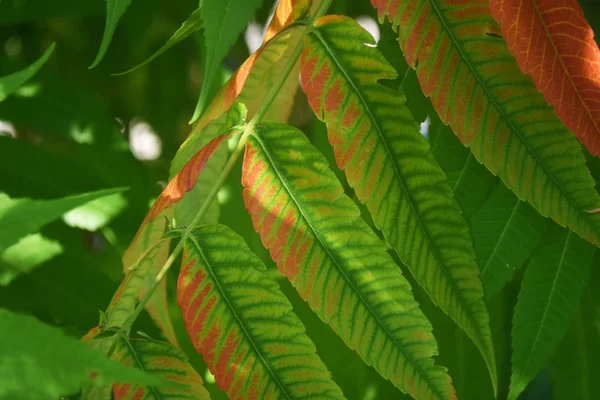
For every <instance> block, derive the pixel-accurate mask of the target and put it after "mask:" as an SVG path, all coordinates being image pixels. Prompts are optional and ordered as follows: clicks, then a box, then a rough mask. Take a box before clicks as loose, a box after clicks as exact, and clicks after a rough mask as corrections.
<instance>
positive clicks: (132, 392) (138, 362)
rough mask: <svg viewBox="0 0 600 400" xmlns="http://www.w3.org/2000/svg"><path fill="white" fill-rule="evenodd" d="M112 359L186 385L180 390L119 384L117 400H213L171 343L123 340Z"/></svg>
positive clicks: (183, 357) (192, 369)
mask: <svg viewBox="0 0 600 400" xmlns="http://www.w3.org/2000/svg"><path fill="white" fill-rule="evenodd" d="M112 358H113V360H115V361H117V362H120V363H122V364H124V365H126V366H134V367H136V368H138V369H141V370H142V371H145V372H147V373H148V374H150V375H154V376H159V377H161V378H164V379H165V380H169V381H173V382H177V383H181V384H183V385H185V386H183V387H178V388H157V387H151V386H146V387H144V386H140V385H133V384H131V383H123V384H120V383H116V384H114V385H113V394H114V398H115V400H134V399H135V400H146V399H148V400H150V399H164V400H167V399H174V400H175V399H176V400H184V399H193V400H206V399H210V395H209V394H208V391H207V390H206V388H205V387H204V385H203V382H202V378H201V377H200V375H198V373H197V372H196V371H195V370H194V368H192V366H191V365H190V364H189V363H188V361H187V358H186V357H185V355H184V354H183V353H182V352H181V350H178V349H176V348H175V347H173V346H171V345H170V344H168V343H165V342H158V341H154V340H147V339H126V338H122V339H121V340H120V341H119V344H118V346H117V349H116V351H115V353H114V354H113V356H112Z"/></svg>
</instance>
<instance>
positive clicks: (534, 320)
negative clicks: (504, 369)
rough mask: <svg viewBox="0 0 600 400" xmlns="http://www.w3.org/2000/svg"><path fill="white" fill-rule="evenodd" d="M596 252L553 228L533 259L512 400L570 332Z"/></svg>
mask: <svg viewBox="0 0 600 400" xmlns="http://www.w3.org/2000/svg"><path fill="white" fill-rule="evenodd" d="M594 251H595V247H593V246H592V245H590V244H589V243H587V242H585V241H584V240H582V239H580V238H579V237H577V235H575V234H574V233H572V232H570V231H569V230H567V229H564V228H560V227H558V226H556V225H554V224H553V226H552V227H551V228H550V230H549V231H548V232H547V233H546V235H545V236H544V238H543V239H542V242H541V244H540V246H539V247H538V249H537V250H536V252H535V254H534V255H533V257H532V259H531V262H530V263H529V266H528V267H527V270H526V271H525V276H524V278H523V283H522V285H521V291H520V293H519V301H518V302H517V305H516V307H515V314H514V317H513V330H512V337H513V355H512V376H511V383H510V394H509V399H516V398H517V397H518V396H519V394H520V393H521V392H522V391H523V390H524V389H525V387H526V386H527V384H528V383H529V382H530V381H531V380H532V379H533V378H534V377H535V376H536V375H537V373H538V372H539V370H540V369H541V368H542V367H543V366H544V365H545V364H546V363H547V362H548V361H549V359H550V357H551V356H552V354H553V353H554V351H555V350H556V346H557V345H558V343H560V341H561V339H562V338H563V336H564V335H565V333H566V332H567V330H568V329H569V325H570V324H571V321H572V320H573V316H574V315H575V312H576V311H577V307H578V305H579V301H580V299H581V295H582V294H583V290H584V287H585V285H586V283H587V281H588V279H589V273H590V267H591V264H592V259H593V257H594Z"/></svg>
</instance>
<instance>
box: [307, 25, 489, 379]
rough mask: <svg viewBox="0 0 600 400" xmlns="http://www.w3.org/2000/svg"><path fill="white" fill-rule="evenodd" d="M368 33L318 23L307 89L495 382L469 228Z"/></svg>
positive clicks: (338, 148)
mask: <svg viewBox="0 0 600 400" xmlns="http://www.w3.org/2000/svg"><path fill="white" fill-rule="evenodd" d="M365 43H367V44H374V40H373V38H372V37H371V35H370V34H369V33H368V32H367V31H365V30H364V29H363V28H361V27H360V26H359V25H358V24H357V23H356V22H355V21H354V20H352V19H350V18H348V17H344V16H326V17H321V18H319V19H318V20H317V21H316V22H315V29H314V30H313V31H311V33H310V34H309V35H308V37H307V40H306V44H305V47H304V51H303V53H302V61H301V63H302V71H301V77H302V87H303V89H304V91H305V92H306V94H307V96H308V100H309V102H310V105H311V107H312V109H313V111H314V112H315V114H316V115H317V116H318V117H319V118H320V119H322V120H323V121H325V122H326V123H327V130H328V134H329V142H330V143H331V144H332V146H333V148H334V152H335V158H336V161H337V165H338V167H340V168H341V169H343V170H345V172H346V177H347V179H348V183H349V184H350V186H352V187H353V188H354V190H355V192H356V195H357V196H358V198H359V200H360V201H361V202H363V203H365V204H366V205H367V208H368V209H369V211H370V213H371V215H372V216H373V221H374V223H375V225H376V226H377V228H379V229H381V231H382V233H383V235H384V236H385V238H386V239H387V241H388V242H389V243H390V245H391V246H392V247H393V248H394V249H395V250H396V252H397V253H398V255H399V256H400V258H401V259H402V261H403V262H404V263H405V264H406V266H407V267H408V268H409V269H410V271H411V272H412V274H413V276H414V277H415V279H416V280H417V282H418V283H419V284H420V285H421V286H423V288H424V289H425V291H426V292H427V293H428V294H429V296H430V297H431V299H432V300H433V302H434V303H435V304H437V305H439V306H440V308H441V309H442V310H444V311H445V312H446V313H447V314H448V315H449V316H450V317H451V318H452V319H453V320H454V321H456V323H457V324H458V325H459V326H460V327H461V328H462V329H464V330H465V332H466V333H467V335H468V336H469V337H470V338H471V339H472V340H473V342H474V343H475V345H476V346H477V347H478V349H479V351H480V352H481V354H482V355H483V357H484V359H485V361H486V363H487V366H488V368H489V370H490V376H491V377H492V381H493V385H494V387H495V386H496V362H495V357H494V348H493V345H492V335H491V332H490V326H489V316H488V312H487V309H486V307H485V303H484V301H483V287H482V285H481V282H480V280H479V267H478V266H477V263H476V261H475V251H474V250H473V243H472V240H471V236H470V234H469V228H468V225H467V223H466V221H465V220H464V218H463V217H462V215H461V209H460V207H459V205H458V203H457V202H456V201H455V200H454V199H453V197H452V189H451V188H450V185H449V184H448V181H447V179H446V176H445V175H444V172H443V171H442V169H441V168H440V167H439V165H438V164H437V162H436V161H435V158H434V156H433V154H432V152H431V149H430V148H429V144H428V142H427V140H426V139H425V138H424V137H423V136H422V135H421V134H420V133H419V126H418V124H417V123H416V121H415V120H414V118H413V116H412V114H411V113H410V111H409V110H408V108H407V106H406V97H405V96H404V94H403V93H399V92H397V91H394V90H392V89H389V88H387V87H385V86H383V85H381V84H380V83H379V82H378V80H382V79H394V78H396V76H397V74H396V71H395V70H394V68H393V67H392V66H391V65H390V64H389V63H388V62H387V61H386V59H385V58H384V56H383V55H382V54H381V52H380V51H379V50H378V49H376V48H374V47H369V46H368V45H366V44H365Z"/></svg>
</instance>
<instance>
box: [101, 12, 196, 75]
mask: <svg viewBox="0 0 600 400" xmlns="http://www.w3.org/2000/svg"><path fill="white" fill-rule="evenodd" d="M200 11H201V10H200V8H197V9H196V10H194V11H193V12H192V13H191V14H190V16H189V17H188V18H187V19H186V20H185V21H184V23H183V24H182V25H181V27H179V29H177V30H176V31H175V33H174V34H173V36H171V37H170V38H169V40H167V43H165V44H164V45H163V46H162V47H161V48H160V49H158V50H157V51H156V52H155V53H154V54H152V55H151V56H150V57H149V58H148V59H147V60H146V61H144V62H142V63H140V64H138V65H136V66H135V67H133V68H130V69H128V70H127V71H124V72H120V73H118V74H113V75H125V74H128V73H130V72H133V71H135V70H136V69H138V68H142V67H144V66H145V65H147V64H149V63H150V62H152V61H153V60H154V59H155V58H157V57H158V56H160V55H162V54H163V53H164V52H165V51H167V50H169V49H170V48H171V47H173V46H175V45H176V44H177V43H179V42H181V41H182V40H183V39H185V38H187V37H188V36H189V35H191V34H192V33H194V32H197V31H199V30H200V29H202V20H201V12H200Z"/></svg>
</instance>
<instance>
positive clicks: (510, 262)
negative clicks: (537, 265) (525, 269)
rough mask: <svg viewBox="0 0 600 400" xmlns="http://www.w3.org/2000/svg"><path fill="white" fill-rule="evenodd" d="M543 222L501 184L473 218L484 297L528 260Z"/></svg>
mask: <svg viewBox="0 0 600 400" xmlns="http://www.w3.org/2000/svg"><path fill="white" fill-rule="evenodd" d="M546 221H547V220H546V219H545V218H543V217H542V216H541V215H539V214H538V213H537V211H535V210H534V209H533V208H532V207H531V206H530V205H529V204H527V203H525V202H523V201H521V200H519V199H518V198H517V197H516V196H515V195H514V194H513V193H512V192H511V191H510V190H508V189H507V188H506V186H504V185H503V184H499V185H498V186H497V187H496V189H494V191H493V192H492V194H491V196H490V197H489V198H488V199H487V200H486V201H485V203H483V205H482V206H481V209H479V211H477V213H476V214H475V215H473V218H472V219H471V233H472V234H473V241H474V243H475V251H476V253H477V262H478V263H479V267H480V268H481V282H482V283H483V288H484V289H485V295H486V297H491V296H493V295H495V294H497V293H498V292H499V291H500V290H501V289H502V287H503V286H504V285H505V284H506V283H507V282H509V281H510V280H511V279H512V276H513V273H514V271H516V270H517V269H519V268H521V266H522V265H523V263H524V262H525V260H526V259H528V258H529V257H530V255H531V251H532V250H533V248H534V247H535V246H536V245H537V243H538V242H539V241H540V239H541V238H542V235H543V234H544V231H545V230H546Z"/></svg>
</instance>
